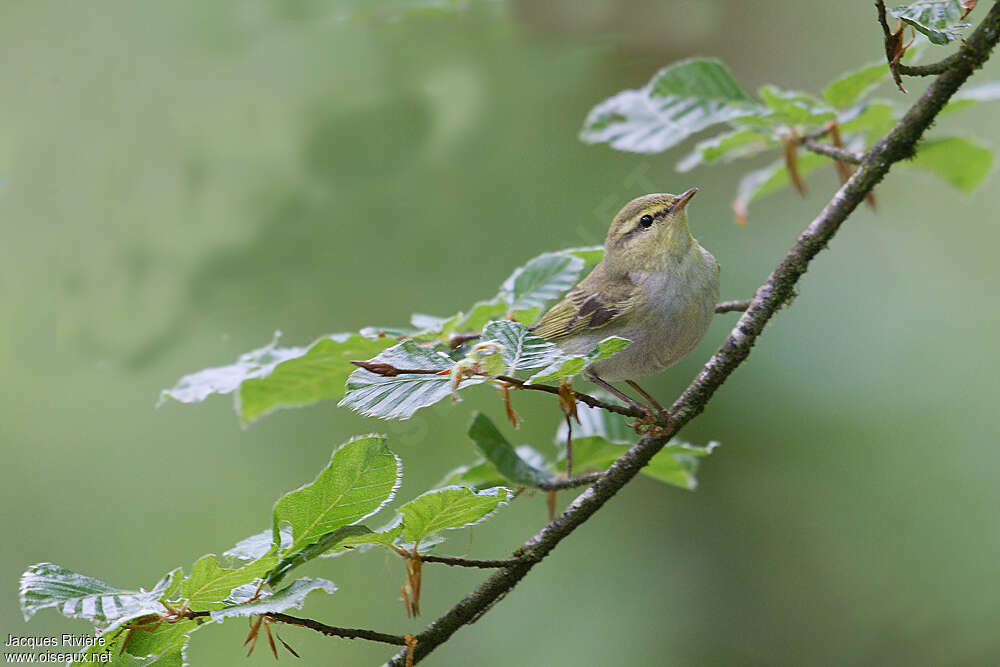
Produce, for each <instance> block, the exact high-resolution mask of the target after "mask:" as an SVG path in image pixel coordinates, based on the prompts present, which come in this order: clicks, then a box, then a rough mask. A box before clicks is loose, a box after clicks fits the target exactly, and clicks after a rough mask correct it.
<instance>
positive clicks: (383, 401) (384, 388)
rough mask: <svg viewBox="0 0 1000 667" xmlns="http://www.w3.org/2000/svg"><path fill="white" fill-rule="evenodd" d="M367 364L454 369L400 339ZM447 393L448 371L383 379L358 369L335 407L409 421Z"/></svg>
mask: <svg viewBox="0 0 1000 667" xmlns="http://www.w3.org/2000/svg"><path fill="white" fill-rule="evenodd" d="M369 361H371V362H373V363H384V364H389V365H391V366H394V367H396V368H399V369H407V370H409V369H416V370H444V371H450V370H451V369H452V367H454V366H455V362H454V361H453V360H452V359H451V358H450V357H448V356H447V355H445V354H443V353H441V352H438V351H437V350H434V349H432V348H427V347H423V346H420V345H418V344H417V343H415V342H413V341H412V340H404V341H403V342H402V343H399V344H398V345H395V346H393V347H390V348H389V349H388V350H384V351H383V352H382V353H381V354H379V355H378V356H376V357H375V358H374V359H369ZM485 379H486V378H477V377H471V378H467V379H464V380H462V382H461V384H460V385H459V388H465V387H467V386H470V385H474V384H479V383H481V382H484V381H485ZM451 391H452V378H451V375H450V373H448V372H446V373H445V374H443V375H434V374H423V373H402V374H399V375H393V376H385V375H379V374H377V373H372V372H371V371H367V370H365V369H363V368H359V369H357V370H355V371H354V372H353V373H351V376H350V377H349V378H347V391H346V392H345V393H344V398H343V399H342V400H341V401H340V403H338V405H340V406H342V407H348V408H351V409H352V410H355V411H357V412H360V413H361V414H363V415H367V416H368V417H380V418H382V419H409V418H410V417H411V416H413V413H414V412H416V411H417V410H419V409H420V408H425V407H427V406H429V405H434V404H435V403H437V402H438V401H440V400H442V399H444V398H446V397H448V396H449V395H450V394H451Z"/></svg>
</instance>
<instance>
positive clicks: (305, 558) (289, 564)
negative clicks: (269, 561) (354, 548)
mask: <svg viewBox="0 0 1000 667" xmlns="http://www.w3.org/2000/svg"><path fill="white" fill-rule="evenodd" d="M371 533H372V531H371V529H370V528H368V527H367V526H362V525H350V526H341V527H340V528H337V529H336V530H334V531H331V532H329V533H326V534H324V535H321V536H320V537H319V538H317V540H316V541H315V542H313V543H311V544H307V545H305V546H303V547H301V548H299V549H295V550H291V551H289V552H288V555H286V556H285V557H284V558H282V559H281V562H279V563H278V564H277V565H276V566H275V567H274V569H272V570H271V572H270V573H269V574H268V577H267V583H268V585H270V586H276V585H278V583H279V582H280V581H281V580H282V579H284V578H285V577H286V576H288V573H289V572H291V571H292V570H294V569H295V568H297V567H298V566H299V565H303V564H305V563H308V562H309V561H311V560H313V559H315V558H319V557H321V556H325V555H326V554H328V553H329V552H331V551H336V550H337V549H338V548H340V547H342V546H344V543H345V542H348V541H350V542H351V543H352V544H355V543H359V544H360V543H363V542H364V541H366V540H367V538H369V536H370V535H371ZM359 539H362V540H363V541H362V542H356V541H357V540H359Z"/></svg>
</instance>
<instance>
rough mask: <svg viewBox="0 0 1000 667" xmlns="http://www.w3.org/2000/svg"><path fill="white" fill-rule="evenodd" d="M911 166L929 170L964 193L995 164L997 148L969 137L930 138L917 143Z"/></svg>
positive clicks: (977, 183)
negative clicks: (994, 157)
mask: <svg viewBox="0 0 1000 667" xmlns="http://www.w3.org/2000/svg"><path fill="white" fill-rule="evenodd" d="M903 164H904V165H906V166H909V167H917V168H918V169H925V170H927V171H929V172H931V173H932V174H934V175H936V176H938V177H940V178H941V179H942V180H944V181H945V182H946V183H948V184H950V185H951V186H953V187H955V188H958V189H959V190H961V191H963V192H971V191H972V190H975V189H976V186H978V185H979V184H980V183H982V182H983V180H984V179H985V178H986V176H987V174H989V172H990V168H991V167H992V166H993V151H992V150H991V149H989V148H987V147H985V146H982V145H980V144H977V143H975V142H973V141H972V140H971V139H967V138H965V137H939V138H935V139H927V140H926V141H922V142H921V143H920V144H919V145H918V146H917V154H916V156H915V157H914V158H913V159H912V160H908V161H906V162H903Z"/></svg>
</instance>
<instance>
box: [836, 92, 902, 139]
mask: <svg viewBox="0 0 1000 667" xmlns="http://www.w3.org/2000/svg"><path fill="white" fill-rule="evenodd" d="M897 113H898V112H897V111H896V107H895V106H893V105H892V104H891V103H889V102H871V103H870V104H865V105H860V106H857V107H854V108H852V109H850V110H848V111H846V112H844V113H842V114H841V116H840V119H839V120H840V132H841V133H842V134H843V135H845V136H846V135H853V134H863V135H864V136H865V137H867V139H868V140H869V141H875V140H876V139H881V138H882V136H883V135H885V134H886V133H888V132H889V130H891V129H892V126H893V125H895V124H896V121H897V120H898V119H897Z"/></svg>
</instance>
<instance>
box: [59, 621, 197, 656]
mask: <svg viewBox="0 0 1000 667" xmlns="http://www.w3.org/2000/svg"><path fill="white" fill-rule="evenodd" d="M208 625H210V624H208V623H201V624H199V623H197V622H196V621H193V620H190V621H178V622H176V623H162V624H160V626H159V627H158V628H156V629H155V630H133V631H132V632H125V631H124V630H118V631H111V630H106V631H105V632H103V633H101V635H100V636H101V637H102V638H103V639H104V645H103V646H101V645H98V644H95V645H94V646H91V647H89V648H87V649H85V650H83V651H81V652H79V653H77V654H76V655H75V656H74V659H73V661H72V662H71V663H69V664H70V665H77V664H84V663H92V664H93V663H96V664H102V665H112V666H113V667H149V666H150V665H155V666H156V667H187V666H188V665H190V664H191V663H190V662H189V661H188V659H187V656H186V651H187V644H188V641H189V640H190V639H191V634H192V633H194V632H195V631H196V630H198V629H199V628H203V627H206V626H208ZM126 642H127V645H126ZM108 660H110V662H107V661H108Z"/></svg>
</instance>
